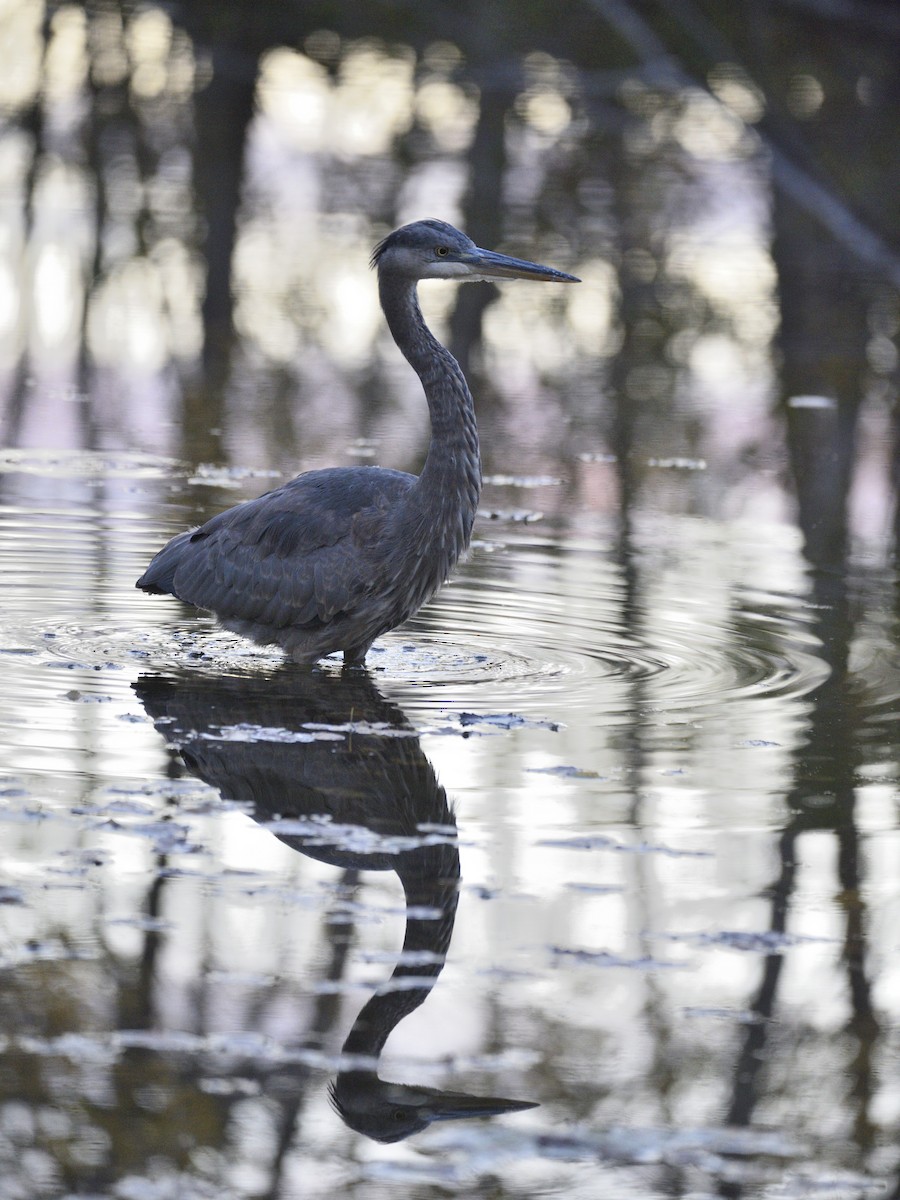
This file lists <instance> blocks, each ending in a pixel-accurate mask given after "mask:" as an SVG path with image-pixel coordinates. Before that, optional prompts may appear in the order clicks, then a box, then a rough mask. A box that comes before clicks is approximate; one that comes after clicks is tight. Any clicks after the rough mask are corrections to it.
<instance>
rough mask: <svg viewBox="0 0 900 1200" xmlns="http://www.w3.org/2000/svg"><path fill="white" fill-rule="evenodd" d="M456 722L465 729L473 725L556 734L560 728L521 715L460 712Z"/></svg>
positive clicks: (555, 723) (550, 723)
mask: <svg viewBox="0 0 900 1200" xmlns="http://www.w3.org/2000/svg"><path fill="white" fill-rule="evenodd" d="M456 720H457V721H459V723H460V725H462V726H463V727H465V728H470V727H471V726H473V725H489V726H494V727H496V728H499V729H549V730H551V731H552V732H553V733H557V732H558V731H559V730H560V729H561V728H562V726H561V725H560V724H559V723H558V722H556V721H544V720H541V719H540V718H535V717H523V716H522V715H521V713H473V712H461V713H457V714H456Z"/></svg>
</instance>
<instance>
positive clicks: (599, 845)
mask: <svg viewBox="0 0 900 1200" xmlns="http://www.w3.org/2000/svg"><path fill="white" fill-rule="evenodd" d="M537 845H538V846H549V847H551V848H553V849H554V850H617V851H620V852H621V853H623V854H665V855H667V856H668V857H669V858H712V854H711V853H710V852H709V851H708V850H676V849H675V848H674V847H673V846H659V845H655V844H653V843H651V842H636V843H635V844H634V845H633V846H629V845H627V844H626V843H624V842H618V841H616V840H615V838H611V837H607V836H606V834H602V833H598V834H585V835H583V836H581V837H572V838H544V839H542V840H541V841H539V842H538V843H537Z"/></svg>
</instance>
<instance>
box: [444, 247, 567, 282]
mask: <svg viewBox="0 0 900 1200" xmlns="http://www.w3.org/2000/svg"><path fill="white" fill-rule="evenodd" d="M459 261H460V262H461V263H463V264H464V265H465V266H466V267H467V268H468V271H469V274H468V276H467V277H468V278H469V279H544V280H547V282H548V283H581V280H580V279H579V278H578V276H577V275H567V274H566V273H565V271H557V270H556V268H555V267H542V266H541V265H540V263H533V262H526V260H525V259H523V258H510V257H509V255H507V254H495V253H494V252H493V250H481V249H475V250H470V251H468V252H467V253H465V254H461V255H460V256H459Z"/></svg>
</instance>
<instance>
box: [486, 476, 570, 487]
mask: <svg viewBox="0 0 900 1200" xmlns="http://www.w3.org/2000/svg"><path fill="white" fill-rule="evenodd" d="M562 482H563V480H562V479H560V478H559V476H558V475H485V477H484V479H483V480H482V483H485V484H492V485H493V486H494V487H517V488H539V487H558V486H559V485H560V484H561V483H562Z"/></svg>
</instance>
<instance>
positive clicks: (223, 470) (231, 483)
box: [188, 463, 281, 488]
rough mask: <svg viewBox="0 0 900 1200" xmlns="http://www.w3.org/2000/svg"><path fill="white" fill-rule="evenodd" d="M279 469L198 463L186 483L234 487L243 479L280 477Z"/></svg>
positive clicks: (197, 485) (201, 485)
mask: <svg viewBox="0 0 900 1200" xmlns="http://www.w3.org/2000/svg"><path fill="white" fill-rule="evenodd" d="M280 478H281V471H273V470H268V469H264V468H258V467H222V466H216V465H215V464H214V463H200V465H199V466H198V467H197V469H196V470H195V471H194V473H193V475H191V476H189V478H188V483H189V484H191V485H192V486H194V487H226V488H236V487H240V485H241V484H242V483H243V482H244V480H245V479H280Z"/></svg>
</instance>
